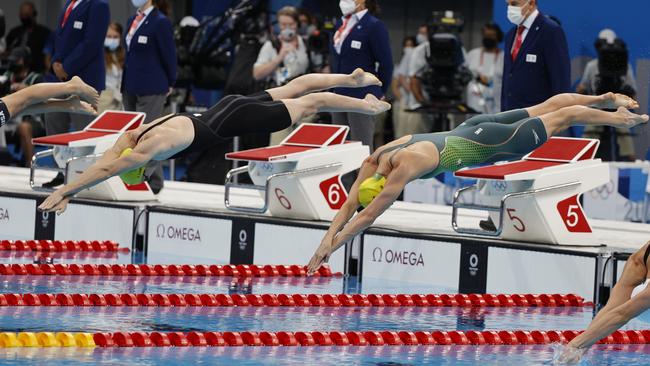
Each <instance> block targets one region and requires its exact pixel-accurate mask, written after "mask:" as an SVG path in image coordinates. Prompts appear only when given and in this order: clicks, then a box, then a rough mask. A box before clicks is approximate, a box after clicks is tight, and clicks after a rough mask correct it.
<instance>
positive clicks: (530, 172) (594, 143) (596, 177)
mask: <svg viewBox="0 0 650 366" xmlns="http://www.w3.org/2000/svg"><path fill="white" fill-rule="evenodd" d="M598 145H599V141H598V140H592V139H575V138H564V137H552V138H551V139H549V140H548V141H547V142H546V143H545V144H544V145H542V146H540V147H539V148H537V149H536V150H535V151H533V152H531V153H530V154H528V155H526V156H525V157H524V158H523V159H522V160H519V161H515V162H509V163H504V164H496V165H492V166H488V167H481V168H473V169H464V170H459V171H457V172H456V176H457V177H461V178H472V179H478V182H477V184H475V185H473V186H470V187H465V188H462V189H459V190H458V191H456V193H455V194H454V199H453V209H452V227H453V228H454V230H455V231H456V232H458V233H463V234H475V235H485V236H500V237H501V238H503V239H508V240H517V241H527V242H539V243H547V244H571V245H591V244H593V243H590V242H589V240H585V239H587V238H588V236H589V235H590V234H591V232H592V230H591V226H590V225H589V222H588V220H587V216H586V215H585V214H584V211H583V209H582V206H581V204H580V201H579V196H580V195H581V194H583V193H585V192H587V191H590V190H592V189H594V188H596V187H599V186H601V185H603V184H605V183H607V182H609V168H608V166H607V164H604V163H603V162H601V160H600V159H594V156H595V154H596V151H597V149H598ZM469 190H477V191H478V193H479V195H478V197H479V201H480V202H482V204H463V203H461V202H460V197H461V195H462V194H463V193H464V192H466V191H469ZM458 209H471V210H479V211H487V212H489V214H490V217H491V219H492V221H493V222H494V223H496V225H495V226H496V231H486V230H481V229H473V228H461V227H459V226H458Z"/></svg>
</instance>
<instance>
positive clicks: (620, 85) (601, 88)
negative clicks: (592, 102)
mask: <svg viewBox="0 0 650 366" xmlns="http://www.w3.org/2000/svg"><path fill="white" fill-rule="evenodd" d="M595 48H596V51H597V53H598V58H596V59H594V60H591V61H589V63H587V66H586V67H585V71H584V74H583V76H582V80H581V81H580V84H578V86H577V88H576V91H577V92H578V93H580V94H589V95H597V94H602V93H606V92H614V93H621V94H625V95H627V96H629V97H631V98H634V97H635V95H636V92H637V85H636V80H635V78H634V73H633V72H632V66H631V65H629V63H628V51H627V46H626V45H625V42H623V40H621V39H620V38H617V37H616V33H614V31H612V30H611V29H603V30H602V31H601V32H600V33H599V35H598V39H597V40H596V43H595ZM584 136H585V137H589V138H596V139H600V140H601V142H602V144H603V146H602V147H601V149H599V150H598V151H599V152H598V157H600V158H602V159H603V160H611V161H615V160H625V161H633V160H634V142H633V139H632V136H631V135H630V130H629V129H625V128H619V129H613V128H611V127H603V126H598V127H593V126H589V127H587V128H585V132H584Z"/></svg>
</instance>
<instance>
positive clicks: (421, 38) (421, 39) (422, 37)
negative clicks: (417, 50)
mask: <svg viewBox="0 0 650 366" xmlns="http://www.w3.org/2000/svg"><path fill="white" fill-rule="evenodd" d="M415 41H416V42H417V43H418V44H422V43H424V42H426V41H428V39H427V36H425V35H424V34H422V33H418V35H417V36H415Z"/></svg>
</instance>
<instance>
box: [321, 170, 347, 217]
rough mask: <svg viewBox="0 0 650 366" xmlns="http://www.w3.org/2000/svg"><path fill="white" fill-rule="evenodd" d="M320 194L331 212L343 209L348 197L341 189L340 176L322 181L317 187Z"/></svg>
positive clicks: (343, 189)
mask: <svg viewBox="0 0 650 366" xmlns="http://www.w3.org/2000/svg"><path fill="white" fill-rule="evenodd" d="M319 187H320V191H321V193H323V196H324V197H325V201H326V202H327V204H328V205H329V206H330V208H331V209H332V210H338V209H340V208H341V207H343V204H344V203H345V200H347V199H348V195H347V193H346V192H345V188H343V184H342V183H341V177H340V176H338V175H337V176H334V177H332V178H330V179H326V180H324V181H322V182H321V183H320V185H319Z"/></svg>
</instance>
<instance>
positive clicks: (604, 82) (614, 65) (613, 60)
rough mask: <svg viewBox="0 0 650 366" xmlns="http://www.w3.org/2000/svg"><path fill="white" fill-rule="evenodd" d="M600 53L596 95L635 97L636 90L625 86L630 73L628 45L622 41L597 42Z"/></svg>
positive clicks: (601, 40) (602, 40) (600, 40)
mask: <svg viewBox="0 0 650 366" xmlns="http://www.w3.org/2000/svg"><path fill="white" fill-rule="evenodd" d="M596 51H597V52H598V76H597V79H596V93H598V94H603V93H607V92H614V93H622V94H625V95H629V96H633V95H634V90H633V89H632V87H631V86H630V85H626V84H625V77H626V75H627V72H628V50H627V45H626V44H625V42H623V40H621V39H615V40H614V41H611V42H610V41H607V40H604V39H599V40H598V41H596Z"/></svg>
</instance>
